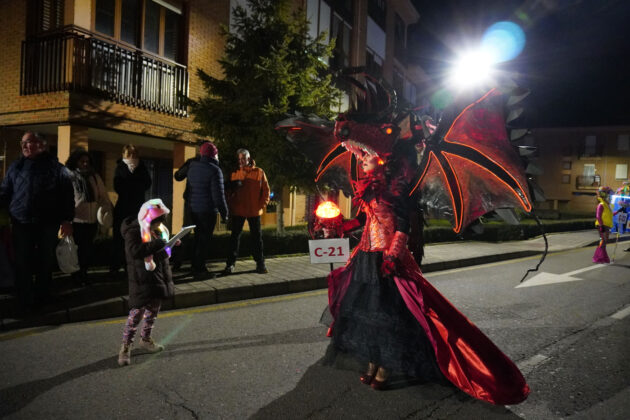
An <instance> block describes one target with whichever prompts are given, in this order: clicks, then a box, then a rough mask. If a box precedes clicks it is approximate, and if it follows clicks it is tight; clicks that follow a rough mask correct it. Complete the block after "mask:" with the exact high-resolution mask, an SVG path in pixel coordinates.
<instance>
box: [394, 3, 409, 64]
mask: <svg viewBox="0 0 630 420" xmlns="http://www.w3.org/2000/svg"><path fill="white" fill-rule="evenodd" d="M405 29H406V28H405V22H404V21H403V20H402V18H401V17H400V16H398V13H397V14H396V20H395V22H394V56H395V57H396V58H397V59H398V61H401V62H404V61H405V45H406V43H405V39H406V37H405Z"/></svg>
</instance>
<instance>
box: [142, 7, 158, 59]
mask: <svg viewBox="0 0 630 420" xmlns="http://www.w3.org/2000/svg"><path fill="white" fill-rule="evenodd" d="M160 15H161V10H160V5H159V4H157V3H155V2H153V1H150V0H149V1H147V2H146V3H145V8H144V49H145V50H147V51H150V52H152V53H155V54H159V52H160Z"/></svg>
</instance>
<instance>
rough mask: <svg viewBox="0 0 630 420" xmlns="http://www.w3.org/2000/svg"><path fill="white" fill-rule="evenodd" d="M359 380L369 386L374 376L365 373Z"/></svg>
mask: <svg viewBox="0 0 630 420" xmlns="http://www.w3.org/2000/svg"><path fill="white" fill-rule="evenodd" d="M359 380H360V381H361V383H362V384H366V385H370V384H371V383H372V381H373V380H374V375H369V374H367V373H366V374H365V375H361V377H360V378H359Z"/></svg>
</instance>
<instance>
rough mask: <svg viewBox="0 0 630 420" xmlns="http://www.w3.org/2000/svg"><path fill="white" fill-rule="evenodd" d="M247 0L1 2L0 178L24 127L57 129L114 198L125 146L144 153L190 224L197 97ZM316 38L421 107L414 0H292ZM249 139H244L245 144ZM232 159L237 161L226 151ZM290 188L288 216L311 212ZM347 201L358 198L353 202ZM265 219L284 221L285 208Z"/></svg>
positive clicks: (159, 185) (157, 183) (291, 219)
mask: <svg viewBox="0 0 630 420" xmlns="http://www.w3.org/2000/svg"><path fill="white" fill-rule="evenodd" d="M245 3H246V2H245V0H3V1H2V2H1V3H0V8H1V9H0V36H1V39H2V40H3V48H2V60H0V98H2V100H1V101H0V156H1V157H2V158H1V160H0V176H4V171H5V169H6V167H7V166H8V164H10V162H11V161H13V160H14V159H16V158H17V157H18V156H19V153H20V151H19V147H18V146H19V140H20V138H21V136H22V134H23V132H24V131H26V130H33V131H38V132H41V133H43V134H45V135H46V136H47V139H48V141H49V144H50V145H51V149H52V150H53V152H55V153H56V154H57V156H58V157H59V160H60V161H61V162H65V160H66V159H67V157H68V155H69V154H70V152H71V150H72V149H74V148H75V147H77V146H82V147H85V148H87V149H88V150H89V151H90V153H91V155H92V156H93V160H94V162H95V164H96V165H95V166H96V170H97V171H98V172H99V174H100V175H101V177H102V178H103V180H104V181H105V183H106V187H107V188H108V190H109V191H110V195H111V198H112V201H115V200H116V194H115V193H114V192H113V175H114V169H115V165H116V161H117V160H118V159H119V158H120V155H121V149H122V146H123V145H124V144H128V143H132V144H134V145H136V146H137V147H138V148H139V149H140V153H141V156H142V158H143V159H144V160H145V162H146V163H147V164H148V166H149V169H150V172H151V176H152V178H153V186H152V190H151V191H150V192H149V193H148V196H151V197H160V198H162V200H163V201H164V202H165V203H166V204H167V205H168V206H169V207H171V208H172V210H173V213H172V222H173V228H174V229H177V228H178V227H179V226H181V224H182V220H183V201H182V195H183V190H184V186H185V184H184V183H181V182H173V177H172V174H173V171H174V170H176V169H177V168H179V167H180V166H181V165H182V164H183V163H184V161H185V160H186V159H188V158H190V157H193V156H194V155H195V152H196V148H195V146H196V144H197V142H198V141H199V140H201V139H200V137H199V136H198V135H196V134H195V128H196V125H195V123H194V121H193V119H192V118H191V116H190V115H189V109H188V105H187V104H188V103H189V102H188V100H189V99H192V100H196V99H198V98H200V97H201V96H202V95H204V94H205V91H204V89H203V84H202V82H201V80H200V79H199V78H198V77H197V69H202V70H203V71H205V72H206V73H208V74H210V75H212V76H215V77H220V74H221V68H220V66H219V64H218V60H219V59H220V58H221V56H222V54H223V42H224V40H223V38H222V36H221V35H220V25H222V24H225V25H229V23H230V10H231V9H232V8H233V7H235V6H236V5H237V4H241V5H244V4H245ZM294 3H295V5H296V6H299V7H302V8H304V10H306V12H307V17H308V19H309V20H310V22H311V32H312V35H317V34H318V33H321V32H322V31H326V32H327V33H328V34H329V39H331V38H335V39H336V49H335V54H334V57H333V58H332V59H331V60H330V65H331V67H333V68H343V67H349V66H366V67H367V68H368V70H369V71H370V72H371V73H373V74H374V75H375V76H377V77H382V78H383V79H384V80H385V81H386V82H388V83H389V84H390V85H392V86H394V87H395V88H396V89H397V90H398V93H399V95H400V96H402V97H403V98H404V99H405V100H407V101H408V102H410V103H417V101H418V97H417V91H418V89H417V88H416V86H418V85H420V83H421V82H422V78H423V73H422V71H421V70H420V69H419V68H417V67H410V66H409V65H408V64H407V63H406V60H405V51H406V36H407V34H406V31H407V27H408V26H409V25H411V24H413V23H415V22H416V21H417V20H418V19H419V14H418V11H417V10H416V9H415V8H414V7H413V5H412V3H411V1H410V0H340V1H336V0H335V1H332V0H294ZM244 146H246V145H244ZM223 158H224V159H226V158H230V157H225V156H224V157H223ZM288 191H289V190H288V188H287V189H286V191H285V192H284V194H285V195H286V196H285V197H284V198H285V199H284V200H283V202H284V203H285V205H286V206H287V207H286V208H285V209H284V210H285V211H284V214H285V224H287V225H291V224H295V223H300V222H301V221H303V219H304V215H305V211H306V210H305V209H306V208H308V206H307V205H306V201H307V198H306V197H304V196H299V195H298V194H295V193H292V194H289V192H288ZM348 209H349V201H348V202H347V203H346V210H347V211H349V210H348ZM268 210H269V211H270V214H268V215H266V216H264V217H263V223H267V224H269V223H275V215H273V214H271V212H272V211H273V209H272V208H269V209H268Z"/></svg>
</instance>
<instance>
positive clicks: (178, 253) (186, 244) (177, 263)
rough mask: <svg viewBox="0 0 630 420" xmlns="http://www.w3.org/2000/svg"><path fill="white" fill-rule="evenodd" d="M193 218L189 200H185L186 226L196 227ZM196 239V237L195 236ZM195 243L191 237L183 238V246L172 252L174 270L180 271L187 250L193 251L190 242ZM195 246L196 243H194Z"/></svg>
mask: <svg viewBox="0 0 630 420" xmlns="http://www.w3.org/2000/svg"><path fill="white" fill-rule="evenodd" d="M194 224H195V222H193V218H192V210H191V209H190V204H189V203H188V200H184V226H190V225H194ZM171 233H172V234H176V233H177V232H171ZM193 237H194V235H193ZM191 240H192V241H194V239H193V238H192V237H191V235H186V236H184V237H183V238H182V240H181V241H182V244H181V245H180V246H175V247H173V249H172V250H171V264H172V265H173V268H174V269H179V268H180V267H181V266H182V263H183V262H184V257H185V256H186V254H187V250H189V249H191V248H192V247H191V246H190V241H191ZM193 244H194V242H193Z"/></svg>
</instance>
